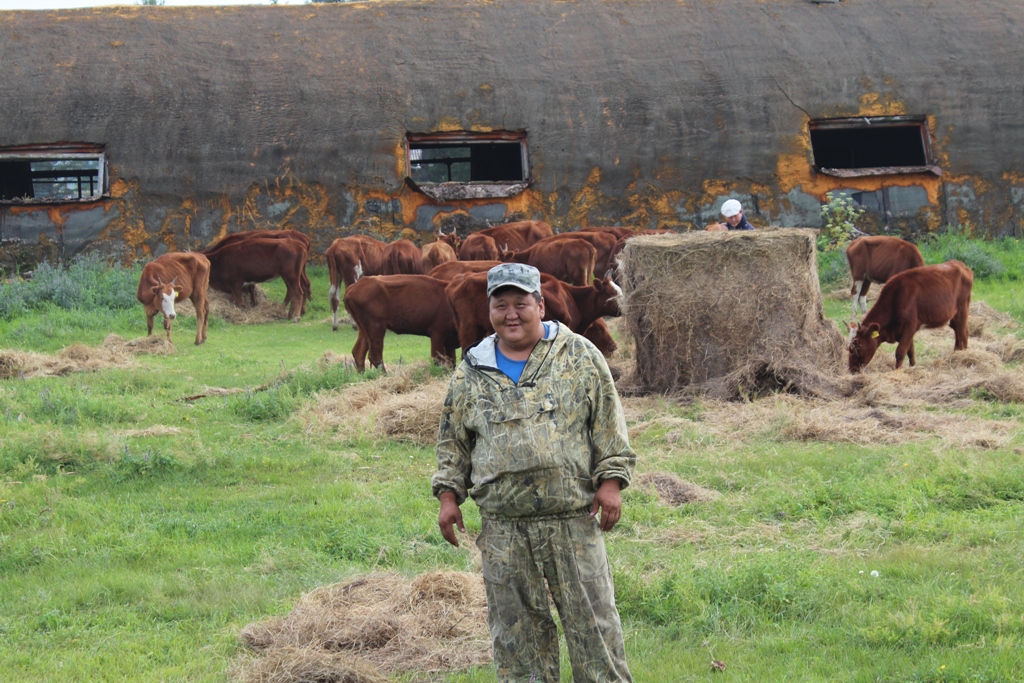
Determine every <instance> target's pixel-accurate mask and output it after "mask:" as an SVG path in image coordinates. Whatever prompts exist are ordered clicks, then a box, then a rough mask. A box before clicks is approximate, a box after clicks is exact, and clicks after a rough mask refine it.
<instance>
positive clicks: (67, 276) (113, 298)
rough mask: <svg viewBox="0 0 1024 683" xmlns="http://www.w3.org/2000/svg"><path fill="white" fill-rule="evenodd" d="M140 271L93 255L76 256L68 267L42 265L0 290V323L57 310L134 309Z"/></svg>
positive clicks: (47, 263)
mask: <svg viewBox="0 0 1024 683" xmlns="http://www.w3.org/2000/svg"><path fill="white" fill-rule="evenodd" d="M139 274H140V273H139V271H138V270H137V269H134V268H124V267H123V266H121V265H119V264H114V265H110V264H109V263H108V262H107V261H106V260H105V259H103V258H101V257H99V256H97V255H94V254H83V255H80V256H76V257H75V258H74V259H72V261H71V262H70V263H69V264H68V265H66V266H65V265H63V264H60V263H57V264H51V263H49V262H46V261H44V262H42V263H40V264H39V266H38V267H37V268H36V269H35V272H34V273H33V275H32V279H31V280H29V281H24V282H11V283H7V284H4V285H3V286H2V288H0V319H3V320H10V319H13V318H15V317H17V316H19V315H23V314H25V313H27V312H29V311H33V310H41V309H45V308H46V307H47V306H51V305H52V306H56V307H57V308H60V309H63V310H77V309H87V310H97V309H106V310H125V309H129V308H132V307H134V306H136V305H137V302H136V299H135V290H136V288H137V286H138V281H139Z"/></svg>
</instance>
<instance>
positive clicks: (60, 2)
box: [0, 0, 306, 10]
mask: <svg viewBox="0 0 1024 683" xmlns="http://www.w3.org/2000/svg"><path fill="white" fill-rule="evenodd" d="M137 4H139V3H137V2H135V1H134V0H0V10H6V9H71V8H75V7H105V6H110V5H137ZM271 4H273V3H272V2H271V1H270V0H165V2H164V5H166V6H168V7H170V6H172V5H177V6H183V5H271ZM277 4H278V5H304V4H306V0H278V2H277Z"/></svg>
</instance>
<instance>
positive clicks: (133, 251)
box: [97, 178, 152, 261]
mask: <svg viewBox="0 0 1024 683" xmlns="http://www.w3.org/2000/svg"><path fill="white" fill-rule="evenodd" d="M110 196H111V198H112V199H113V200H114V201H113V202H112V204H113V205H114V206H116V208H117V215H116V216H114V218H113V219H112V220H111V221H110V223H108V224H107V227H106V228H104V229H103V232H101V233H100V234H99V236H98V237H97V240H98V241H102V240H110V241H113V242H120V243H122V244H124V246H125V247H126V252H125V260H126V261H131V260H132V259H133V258H141V257H143V256H149V255H151V254H152V250H151V249H150V248H149V246H148V245H147V244H146V240H147V239H148V238H149V237H150V235H149V234H148V233H147V232H146V220H145V217H144V216H143V213H142V207H141V206H139V181H137V180H132V181H128V180H124V179H121V178H118V179H117V180H115V181H114V182H113V183H111V186H110Z"/></svg>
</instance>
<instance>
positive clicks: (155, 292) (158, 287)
mask: <svg viewBox="0 0 1024 683" xmlns="http://www.w3.org/2000/svg"><path fill="white" fill-rule="evenodd" d="M162 287H163V285H157V286H156V287H154V288H153V296H160V289H161V288H162Z"/></svg>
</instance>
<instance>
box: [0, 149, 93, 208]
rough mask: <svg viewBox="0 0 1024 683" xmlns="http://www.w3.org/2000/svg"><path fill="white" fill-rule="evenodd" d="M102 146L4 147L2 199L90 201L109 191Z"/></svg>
mask: <svg viewBox="0 0 1024 683" xmlns="http://www.w3.org/2000/svg"><path fill="white" fill-rule="evenodd" d="M106 186H107V168H106V155H105V154H104V151H103V146H102V145H94V144H86V143H71V144H47V145H18V146H11V147H0V202H2V203H6V204H63V203H68V202H90V201H95V200H97V199H100V198H102V197H103V196H104V195H105V194H106Z"/></svg>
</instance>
